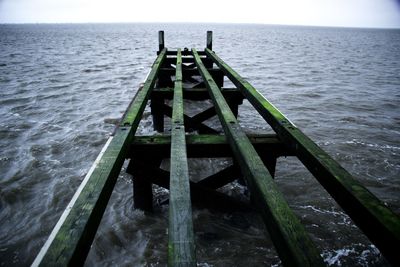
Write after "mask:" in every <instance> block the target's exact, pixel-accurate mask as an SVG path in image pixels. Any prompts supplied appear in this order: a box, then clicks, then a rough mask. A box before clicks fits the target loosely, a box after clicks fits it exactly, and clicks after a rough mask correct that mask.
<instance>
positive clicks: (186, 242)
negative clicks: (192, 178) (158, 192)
mask: <svg viewBox="0 0 400 267" xmlns="http://www.w3.org/2000/svg"><path fill="white" fill-rule="evenodd" d="M171 126H172V130H171V176H170V187H169V188H170V189H169V228H168V229H169V230H168V265H169V266H196V265H197V263H196V254H195V244H194V233H193V221H192V204H191V201H190V186H189V171H188V164H187V156H186V141H185V126H184V121H183V91H182V58H181V51H180V49H179V50H178V55H177V61H176V75H175V88H174V101H173V108H172V122H171Z"/></svg>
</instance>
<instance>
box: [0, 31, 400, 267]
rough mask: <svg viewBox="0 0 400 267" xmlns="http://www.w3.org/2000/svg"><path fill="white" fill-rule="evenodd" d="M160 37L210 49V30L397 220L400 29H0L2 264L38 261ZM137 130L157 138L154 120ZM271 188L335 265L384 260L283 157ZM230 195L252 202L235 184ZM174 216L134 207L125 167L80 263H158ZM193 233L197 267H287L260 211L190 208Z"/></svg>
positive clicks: (193, 169) (246, 119)
mask: <svg viewBox="0 0 400 267" xmlns="http://www.w3.org/2000/svg"><path fill="white" fill-rule="evenodd" d="M160 29H163V30H165V35H166V45H167V47H170V48H174V47H189V48H190V47H197V48H203V47H204V46H205V32H206V30H213V31H214V50H215V51H216V52H217V53H218V54H219V55H220V56H221V57H222V58H223V59H224V60H225V61H226V62H227V63H229V64H230V65H231V66H232V67H233V68H235V69H236V70H237V71H238V72H239V73H240V74H242V75H243V76H244V77H246V78H247V79H248V80H249V81H250V82H251V83H252V84H253V85H254V86H255V87H256V88H258V90H259V91H260V92H262V94H263V95H264V96H266V97H267V98H268V99H269V100H270V101H271V102H273V103H274V104H275V105H276V106H277V107H278V108H279V109H280V110H281V111H282V112H283V113H284V114H286V115H287V116H288V117H289V118H290V119H291V120H292V121H293V122H294V123H295V124H296V125H297V126H298V127H299V128H301V129H302V130H303V131H304V132H305V133H306V134H307V135H309V136H310V137H311V138H312V139H313V140H314V141H316V142H317V143H318V144H319V145H320V146H321V147H322V148H323V149H325V150H326V151H327V152H329V154H330V155H332V156H333V157H334V158H335V159H336V160H338V161H339V162H340V163H341V164H342V166H344V167H345V168H346V169H347V170H348V171H349V172H350V173H352V174H353V175H354V176H355V177H356V178H357V179H359V180H360V181H361V182H362V183H363V184H364V185H365V186H367V187H368V189H370V190H371V191H372V192H373V193H374V194H376V195H377V196H378V197H379V198H380V199H382V200H383V201H384V202H385V203H387V204H388V205H389V206H390V207H391V208H392V209H393V210H394V211H395V212H396V213H400V194H399V193H400V192H399V191H400V178H399V170H400V144H399V140H400V110H399V107H400V76H399V73H400V31H399V30H368V29H335V28H307V27H283V26H260V25H197V24H184V25H181V24H167V25H161V24H104V25H102V24H86V25H63V24H60V25H0V118H1V120H0V173H1V176H0V225H1V227H0V265H1V266H26V265H29V264H30V263H31V262H32V261H33V259H34V258H35V256H36V254H37V253H38V251H39V250H40V248H41V246H42V245H43V244H44V242H45V240H46V239H47V236H48V235H49V233H50V231H51V229H52V228H53V227H54V225H55V223H56V222H57V220H58V218H59V216H60V215H61V213H62V211H63V210H64V208H65V207H66V205H67V203H68V202H69V200H70V199H71V197H72V195H73V193H74V192H75V190H76V189H77V187H78V186H79V184H80V182H81V181H82V179H83V177H84V176H85V174H86V172H87V171H88V169H89V168H90V166H91V164H92V162H93V161H94V159H95V158H96V156H97V154H98V153H99V152H100V150H101V148H102V146H103V145H104V143H105V142H106V140H107V138H108V136H109V135H110V133H111V132H112V131H113V129H114V125H113V124H111V123H110V122H112V121H113V120H110V119H114V118H119V117H121V115H122V113H123V112H124V110H125V108H126V106H127V105H128V103H129V102H130V100H131V98H132V97H133V96H134V94H135V92H136V90H137V88H138V85H139V84H140V82H142V80H143V79H144V77H145V76H146V73H147V71H148V69H149V67H150V66H151V63H152V62H153V61H154V59H155V57H156V54H155V51H156V50H157V48H158V43H157V31H158V30H160ZM239 114H240V115H239V120H240V122H241V124H242V125H243V126H244V127H246V129H247V130H248V131H250V132H264V131H270V129H269V127H267V125H266V124H265V123H264V122H263V120H262V119H261V117H260V116H258V115H257V114H256V112H255V111H254V110H253V109H252V108H251V106H250V105H249V104H248V103H246V102H245V103H244V104H243V105H242V106H241V107H240V109H239ZM139 133H140V134H149V133H152V125H151V119H150V117H149V112H148V111H146V112H145V119H144V121H143V122H142V125H141V127H140V129H139ZM226 161H229V159H226ZM224 164H226V163H225V162H224V161H218V162H217V164H215V161H213V160H204V161H191V162H190V166H189V167H190V173H191V176H192V177H193V179H195V178H196V177H197V178H198V177H204V176H207V175H208V174H209V172H212V171H213V170H217V169H218V168H220V167H221V166H223V165H224ZM216 165H217V166H216ZM218 165H221V166H218ZM205 170H206V171H205ZM276 182H277V184H278V186H279V188H280V189H281V190H282V191H283V193H284V195H285V197H286V199H287V200H288V202H289V204H290V206H291V207H292V208H293V210H294V211H295V212H296V214H297V215H298V216H299V218H300V219H301V221H302V222H303V223H304V224H305V226H306V229H307V230H308V231H309V233H310V234H311V236H312V238H313V240H314V241H315V242H316V243H317V245H318V247H319V248H320V249H321V252H322V254H323V257H324V259H325V261H326V262H327V263H328V264H331V265H335V266H339V265H343V266H350V265H352V266H353V265H356V266H365V265H367V266H386V265H387V263H386V262H385V260H384V259H383V258H382V257H381V256H380V254H379V251H378V250H377V249H376V248H375V247H374V246H373V245H371V244H370V242H369V241H368V239H367V238H366V237H365V236H364V235H363V234H362V233H361V232H360V231H359V230H358V229H357V227H356V226H354V224H353V223H352V222H351V220H350V219H349V217H347V216H346V215H345V213H344V212H343V211H342V210H341V209H340V208H339V207H338V206H337V205H336V204H335V202H334V201H333V200H332V199H331V198H330V197H329V195H328V194H327V193H326V192H325V191H324V189H323V188H322V187H321V186H320V185H319V184H318V182H316V180H315V179H314V178H313V177H312V176H311V175H310V174H309V173H308V172H307V170H306V169H305V168H304V167H303V166H302V165H301V164H300V163H299V162H298V161H297V160H295V159H292V158H282V159H279V160H278V165H277V173H276ZM222 190H223V191H225V192H229V193H230V194H232V195H235V196H236V197H238V198H240V197H241V198H246V197H247V196H246V194H245V192H244V188H243V187H241V186H240V185H239V184H237V183H233V184H230V185H229V186H226V187H224V188H223V189H222ZM155 195H156V200H157V199H162V198H165V197H166V196H167V192H165V190H161V189H159V188H155ZM167 218H168V205H162V204H160V203H155V212H154V214H151V215H148V214H146V215H145V214H143V213H142V212H139V211H135V210H134V209H133V200H132V182H131V178H130V177H129V175H127V174H125V172H124V171H123V172H122V173H121V175H120V177H119V180H118V182H117V185H116V187H115V190H114V193H113V195H112V197H111V201H110V204H109V206H108V207H107V210H106V213H105V215H104V217H103V220H102V223H101V225H100V228H99V231H98V234H97V236H96V238H95V241H94V244H93V247H92V249H91V251H90V253H89V256H88V259H87V261H86V265H87V266H116V265H117V266H137V265H145V266H164V265H165V262H166V242H167V234H166V230H167V220H168V219H167ZM194 227H195V232H196V233H195V234H196V244H197V247H198V249H197V253H198V255H197V256H198V261H199V264H200V265H201V266H257V265H262V264H265V265H272V264H277V265H279V264H280V261H279V258H278V257H277V255H276V252H275V250H274V248H273V245H272V243H271V241H270V239H269V237H268V233H267V232H266V230H265V228H264V225H263V222H262V220H261V219H260V217H259V216H258V215H257V214H256V213H254V212H249V213H233V214H230V213H216V212H212V211H208V210H204V209H194Z"/></svg>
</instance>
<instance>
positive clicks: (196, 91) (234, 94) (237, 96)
mask: <svg viewBox="0 0 400 267" xmlns="http://www.w3.org/2000/svg"><path fill="white" fill-rule="evenodd" d="M221 91H222V94H223V95H224V97H225V98H229V99H232V100H234V101H236V102H238V103H241V102H242V101H243V98H244V97H243V95H242V93H241V92H240V91H239V89H237V88H221ZM173 94H174V89H173V88H154V90H153V92H152V96H154V97H158V98H164V99H172V97H173ZM183 99H189V100H205V99H210V95H209V94H208V91H207V88H184V89H183Z"/></svg>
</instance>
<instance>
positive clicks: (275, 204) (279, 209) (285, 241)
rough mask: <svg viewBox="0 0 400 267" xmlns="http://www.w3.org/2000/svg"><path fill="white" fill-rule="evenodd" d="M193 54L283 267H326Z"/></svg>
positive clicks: (202, 66)
mask: <svg viewBox="0 0 400 267" xmlns="http://www.w3.org/2000/svg"><path fill="white" fill-rule="evenodd" d="M192 51H193V56H194V59H195V62H196V65H197V68H198V69H199V72H200V74H201V76H202V77H203V80H204V82H205V84H206V86H207V88H208V90H209V92H210V96H211V98H212V100H213V103H214V106H215V109H216V111H217V114H218V117H219V119H220V121H221V124H222V126H223V128H224V132H225V134H226V136H227V139H228V141H229V144H230V146H231V148H232V151H233V153H234V156H235V159H236V160H237V162H238V163H239V165H240V168H241V170H242V174H243V175H244V177H245V179H246V181H247V185H248V187H249V189H250V191H251V193H252V195H253V197H254V199H256V200H257V202H256V203H257V205H258V209H259V210H260V211H261V214H262V215H263V219H264V222H265V223H266V226H267V229H268V231H269V233H270V235H271V238H272V241H273V242H274V245H275V247H276V249H277V252H278V254H279V256H280V258H281V260H282V262H283V264H285V265H287V266H322V265H324V264H323V260H322V258H321V256H320V254H319V252H318V250H317V248H316V247H315V245H314V244H313V242H312V241H311V239H310V237H309V236H308V234H307V233H306V231H305V229H304V227H303V225H302V224H301V223H300V221H299V220H298V218H297V217H296V216H295V215H294V214H293V212H292V210H291V209H290V208H289V206H288V204H287V203H286V201H285V199H284V198H283V196H282V194H281V193H280V192H279V190H278V187H277V186H276V184H275V183H274V181H273V179H272V177H271V175H270V174H269V172H268V170H267V168H266V167H265V166H264V164H263V162H262V160H261V158H260V157H259V156H258V154H257V152H256V151H255V149H254V147H253V146H252V144H251V143H250V141H249V139H248V138H247V136H246V134H245V133H244V132H243V130H242V129H241V127H240V125H239V123H238V121H237V120H236V118H235V116H234V114H233V113H232V111H231V110H230V109H229V106H228V104H227V103H226V101H225V99H224V97H223V95H222V93H221V91H220V89H219V88H218V86H217V85H216V83H215V82H214V80H213V79H212V78H211V75H210V74H209V73H208V71H207V69H206V68H205V66H204V65H203V63H202V62H201V59H200V56H199V55H198V53H197V51H196V50H195V49H192Z"/></svg>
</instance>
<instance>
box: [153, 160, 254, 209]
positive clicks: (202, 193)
mask: <svg viewBox="0 0 400 267" xmlns="http://www.w3.org/2000/svg"><path fill="white" fill-rule="evenodd" d="M148 173H149V175H151V178H150V182H151V183H153V184H156V185H158V186H161V187H164V188H166V189H169V177H170V173H169V172H168V171H165V170H163V169H160V168H158V166H156V167H155V168H151V169H149V172H148ZM190 194H191V200H192V203H193V205H196V206H197V207H198V208H206V209H209V210H215V211H219V212H224V213H226V212H252V211H254V209H253V207H252V206H251V205H250V204H249V203H247V202H244V201H241V200H238V199H236V198H233V197H231V196H228V195H226V194H224V193H221V192H218V191H215V190H213V189H211V188H207V187H205V186H202V185H200V184H199V183H194V182H190Z"/></svg>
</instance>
